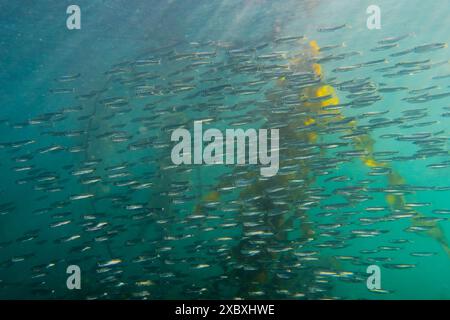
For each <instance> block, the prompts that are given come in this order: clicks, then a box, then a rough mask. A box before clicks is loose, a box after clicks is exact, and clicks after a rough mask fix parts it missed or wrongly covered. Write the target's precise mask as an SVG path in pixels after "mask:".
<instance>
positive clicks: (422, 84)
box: [0, 0, 450, 299]
mask: <svg viewBox="0 0 450 320" xmlns="http://www.w3.org/2000/svg"><path fill="white" fill-rule="evenodd" d="M70 4H73V3H69V2H67V3H66V2H64V1H59V2H58V4H54V3H51V2H46V1H38V2H36V1H23V2H20V4H19V3H17V4H15V3H12V2H8V3H7V2H6V1H3V2H2V3H1V4H0V8H1V10H0V17H1V20H0V23H1V28H0V32H1V37H0V39H1V40H0V41H1V46H0V50H1V59H0V63H1V65H0V67H1V70H2V72H1V75H0V81H1V82H0V88H1V90H0V95H1V102H2V109H1V111H0V119H1V124H0V133H1V139H0V146H1V148H0V152H1V153H2V157H1V159H2V160H1V161H0V168H1V172H2V181H3V183H2V187H1V189H0V192H1V201H0V208H1V215H0V248H1V249H0V297H1V298H2V299H24V298H28V299H57V298H62V299H91V298H92V299H93V298H96V299H142V298H145V299H172V298H186V299H202V298H206V299H209V298H218V299H233V298H246V299H254V298H271V299H322V298H337V299H448V298H450V291H449V285H450V275H449V273H448V272H446V271H447V270H448V268H449V266H450V262H449V261H450V260H449V255H448V254H447V253H446V251H445V247H446V245H447V244H446V243H447V242H446V241H447V240H446V237H447V238H448V237H450V235H449V231H448V230H449V222H448V221H447V219H448V217H449V215H450V212H449V210H450V202H449V200H448V198H449V195H450V188H449V187H450V184H449V177H450V162H449V161H450V159H449V153H448V142H449V132H448V124H449V119H450V117H449V115H448V114H449V112H450V110H449V104H448V103H449V102H450V100H449V97H448V96H446V93H448V92H450V88H448V86H449V85H448V79H449V77H446V76H447V75H450V64H449V63H448V60H449V59H450V53H449V50H448V48H446V47H445V46H442V47H441V46H440V45H437V46H436V47H434V49H433V48H430V47H422V46H424V45H429V44H445V43H448V42H449V35H448V32H447V28H446V23H445V21H446V15H447V12H446V11H447V9H446V2H444V1H433V2H432V3H431V4H430V3H425V2H423V1H396V2H395V3H394V2H393V1H379V2H378V3H377V5H378V6H379V7H380V9H381V29H379V30H369V29H368V28H367V26H366V20H367V18H368V14H366V9H367V7H368V6H369V5H371V4H372V2H370V1H286V0H284V1H264V0H259V1H256V0H255V1H250V0H248V1H198V0H196V1H133V2H132V3H129V2H128V1H97V2H94V3H92V1H79V2H78V3H77V5H78V6H79V7H80V9H81V29H80V30H68V29H67V27H66V19H67V16H68V15H67V14H66V8H67V6H68V5H70ZM333 27H335V29H336V30H329V31H328V32H323V31H324V30H323V28H333ZM300 35H302V36H304V38H301V39H299V40H296V39H294V40H289V39H288V40H287V39H286V38H285V37H288V36H300ZM397 37H398V38H397ZM392 38H394V39H392ZM395 38H397V39H395ZM312 40H314V41H316V43H317V44H318V46H319V47H320V48H322V50H319V52H315V53H311V48H310V46H309V42H310V41H312ZM380 41H381V42H380ZM385 44H393V46H392V47H391V48H380V46H382V45H385ZM374 48H375V50H374ZM326 49H328V50H326ZM409 49H411V51H408V52H403V51H405V50H409ZM400 52H403V53H402V54H401V55H400V54H398V55H396V54H397V53H400ZM183 54H185V55H186V56H183ZM342 54H343V55H342ZM268 55H275V56H276V57H272V58H267V57H266V58H264V56H268ZM339 55H342V56H339ZM299 58H300V59H302V61H299ZM143 61H144V62H146V63H144V62H143ZM374 61H378V62H377V63H374V64H370V65H368V64H367V62H374ZM313 63H316V64H317V65H320V67H321V68H322V76H321V78H320V79H319V78H318V77H315V78H314V79H315V80H317V81H319V82H320V85H321V86H324V85H328V86H330V87H332V88H334V89H333V90H334V91H335V94H336V97H338V99H339V103H340V104H339V105H338V107H336V110H334V111H333V110H332V111H327V112H322V111H318V110H321V109H320V108H317V107H316V108H314V107H308V106H307V102H305V100H304V96H305V95H307V94H306V93H305V92H306V91H305V90H308V88H313V87H314V88H316V87H315V86H317V85H318V84H317V83H315V84H309V85H305V83H304V79H303V80H302V81H300V82H301V83H298V82H295V81H294V74H295V73H306V74H308V76H311V74H312V66H313ZM348 66H352V68H351V70H349V71H342V68H343V67H348ZM390 67H392V68H391V69H389V68H390ZM383 68H385V69H383ZM344 70H345V69H344ZM405 70H406V71H405ZM399 71H405V72H404V73H398V72H399ZM64 77H66V78H64ZM67 79H69V80H70V81H64V80H67ZM348 81H353V82H348ZM216 86H225V87H224V88H222V89H216V90H211V88H214V87H216ZM180 88H181V89H180ZM305 88H306V89H305ZM386 88H388V89H387V90H386ZM392 88H394V89H395V88H396V89H395V90H394V89H392ZM59 89H66V90H67V92H65V91H62V92H61V91H58V90H59ZM208 89H209V90H210V91H208ZM389 89H392V90H389ZM139 90H141V91H139ZM142 90H143V91H142ZM145 90H147V91H145ZM253 90H254V91H255V92H253ZM414 90H416V91H414ZM139 92H141V93H142V92H144V93H143V94H139ZM289 95H291V96H289ZM297 95H298V96H297ZM292 96H295V97H294V98H292ZM361 97H363V98H367V97H370V98H373V99H374V100H373V101H372V100H371V99H369V100H370V102H369V103H367V104H364V103H361V102H360V101H361V100H358V98H361ZM417 97H419V99H416V100H413V99H409V100H408V98H417ZM112 98H114V99H112ZM119 98H120V99H119ZM310 98H311V97H310ZM108 99H109V100H108ZM291 99H294V100H293V102H292V100H291ZM405 99H406V100H405ZM322 100H326V99H325V98H323V99H322ZM314 103H315V104H317V102H314ZM314 103H313V104H314ZM319 103H320V102H319ZM334 104H336V103H334ZM331 106H333V104H332V105H331ZM286 110H287V111H286ZM330 112H331V113H333V114H331V115H330ZM310 118H312V119H314V121H315V124H314V125H312V126H309V125H308V126H307V125H305V124H304V120H306V119H310ZM201 119H203V120H204V119H212V120H211V121H209V122H207V125H206V127H210V128H218V129H220V130H226V129H229V128H234V127H238V126H239V127H241V128H244V129H249V128H255V129H259V128H269V129H270V128H280V145H281V146H282V148H281V149H280V161H281V162H280V170H279V172H278V175H277V176H275V177H273V178H269V179H263V178H261V175H260V173H259V166H257V165H246V166H235V165H210V166H207V165H181V166H178V167H177V166H174V165H173V163H172V162H171V159H170V153H171V149H172V147H173V145H174V144H175V143H174V142H171V141H170V135H171V132H172V131H171V130H172V129H174V128H178V127H186V128H188V129H192V126H193V122H194V120H201ZM351 119H353V120H354V121H352V122H351V123H350V120H351ZM346 120H349V122H346ZM339 121H342V122H343V124H340V123H339ZM390 121H391V122H390ZM377 124H378V126H376V125H377ZM284 125H288V128H289V129H283V128H285V127H284ZM293 132H295V136H293V135H294V133H293ZM302 132H305V135H303V134H302ZM352 134H354V135H356V138H355V137H353V138H352V137H345V136H346V135H352ZM313 136H315V138H313ZM368 137H370V139H371V140H372V141H373V145H369V144H368V143H366V144H365V147H361V145H360V144H358V143H357V141H356V139H358V138H364V139H368ZM333 144H338V146H336V147H333V146H330V145H333ZM327 146H328V147H327ZM370 148H373V150H369V149H370ZM355 150H356V151H360V152H361V151H362V152H363V153H364V154H363V155H361V154H358V155H351V154H349V153H348V152H352V151H353V152H354V151H355ZM345 152H347V153H345ZM383 152H385V153H384V154H383ZM368 160H369V161H368ZM371 161H372V162H371ZM365 162H366V163H365ZM371 163H372V165H371ZM436 164H440V165H439V166H435V165H436ZM374 167H375V168H374ZM286 171H288V172H291V171H292V173H291V174H289V175H286V174H285V173H286ZM380 172H381V174H380ZM374 173H375V174H374ZM377 173H378V174H377ZM383 173H384V174H383ZM280 177H287V178H280ZM336 177H341V179H337V178H336ZM333 178H335V179H333ZM285 179H287V180H285ZM389 179H391V182H389ZM291 180H292V181H291ZM296 180H302V181H301V182H300V183H299V182H297V183H296V182H295V181H296ZM303 180H304V181H303ZM287 181H288V182H287ZM293 181H294V182H293ZM392 181H394V182H392ZM89 182H90V183H89ZM261 186H262V187H261ZM227 188H228V189H229V190H227ZM277 188H280V190H279V191H273V190H276V189H277ZM386 189H388V190H387V191H386ZM389 189H394V191H392V190H389ZM399 190H400V191H399ZM388 194H391V198H390V199H391V202H389V199H387V198H386V196H387V195H388ZM392 194H393V196H392ZM78 195H88V196H89V197H88V198H86V199H76V198H74V197H76V196H78ZM395 201H397V202H395ZM408 204H409V205H408ZM414 204H415V205H414ZM399 215H404V216H402V217H400V216H399ZM282 223H284V224H282ZM253 224H255V225H253ZM411 227H413V229H412V230H411V229H409V228H411ZM414 228H416V229H414ZM253 231H264V232H266V235H265V236H258V235H257V236H255V235H253V234H251V232H253ZM371 231H372V233H370V232H371ZM308 232H309V233H308ZM399 240H400V241H399ZM245 249H246V250H256V251H258V253H254V255H252V254H250V253H245ZM108 262H109V266H107V267H105V266H104V264H108ZM69 265H78V266H79V267H80V269H81V289H80V290H69V289H67V287H66V280H67V277H68V276H69V275H68V274H67V273H66V268H67V267H68V266H69ZM369 265H377V266H379V267H380V269H381V289H380V290H378V291H375V292H373V291H370V290H369V289H368V288H367V286H366V279H367V277H368V276H369V274H367V273H366V269H367V266H369ZM402 266H403V267H402Z"/></svg>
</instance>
